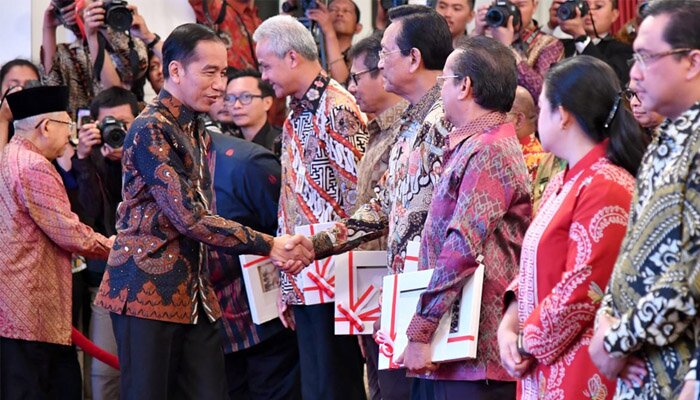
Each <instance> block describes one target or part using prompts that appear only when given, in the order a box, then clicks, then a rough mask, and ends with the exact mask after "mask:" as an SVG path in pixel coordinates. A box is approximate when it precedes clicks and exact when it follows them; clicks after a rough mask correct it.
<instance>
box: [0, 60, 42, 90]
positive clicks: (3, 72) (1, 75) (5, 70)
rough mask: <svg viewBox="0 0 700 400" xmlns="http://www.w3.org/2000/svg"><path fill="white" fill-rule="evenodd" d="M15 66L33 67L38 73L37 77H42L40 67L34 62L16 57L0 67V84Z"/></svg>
mask: <svg viewBox="0 0 700 400" xmlns="http://www.w3.org/2000/svg"><path fill="white" fill-rule="evenodd" d="M14 67H27V68H31V70H32V71H34V73H35V74H36V77H37V79H39V78H40V77H41V74H39V68H37V67H36V65H34V63H33V62H31V61H29V60H25V59H24V58H15V59H14V60H11V61H8V62H6V63H5V65H3V66H2V68H0V85H1V84H2V82H3V81H4V80H5V76H7V74H9V73H10V70H11V69H12V68H14ZM0 95H1V94H0Z"/></svg>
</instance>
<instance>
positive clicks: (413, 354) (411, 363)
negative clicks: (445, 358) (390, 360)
mask: <svg viewBox="0 0 700 400" xmlns="http://www.w3.org/2000/svg"><path fill="white" fill-rule="evenodd" d="M431 353H432V351H431V350H430V343H419V342H411V341H409V342H408V346H406V350H405V351H404V352H403V354H402V355H400V356H399V357H398V358H397V359H396V363H397V364H399V365H402V364H403V366H404V367H406V368H407V369H408V370H409V371H411V372H413V373H414V374H419V375H423V374H427V373H429V372H433V371H435V370H436V369H437V368H438V365H437V364H435V363H433V362H432V361H431V358H432V354H431Z"/></svg>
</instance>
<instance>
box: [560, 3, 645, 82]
mask: <svg viewBox="0 0 700 400" xmlns="http://www.w3.org/2000/svg"><path fill="white" fill-rule="evenodd" d="M617 3H618V0H590V1H588V2H587V1H586V0H554V3H552V7H553V8H554V9H556V10H557V20H558V23H559V26H560V27H561V30H562V31H564V32H566V33H568V34H569V35H571V37H573V39H564V40H562V43H564V55H565V56H566V57H572V56H576V55H581V54H585V55H589V56H592V57H595V58H597V59H600V60H602V61H604V62H605V63H607V64H608V65H610V66H611V67H612V68H613V70H614V71H615V74H617V77H618V78H619V79H620V83H621V84H622V85H623V86H624V85H625V84H626V83H627V82H628V81H629V72H630V67H629V66H628V65H627V60H629V59H630V58H632V46H630V45H628V44H625V43H622V42H620V41H619V40H617V39H615V38H614V37H613V35H612V33H611V32H610V30H611V28H612V25H613V23H614V22H615V21H617V19H618V18H619V17H620V12H619V11H618V6H617Z"/></svg>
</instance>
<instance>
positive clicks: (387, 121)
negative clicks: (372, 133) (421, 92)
mask: <svg viewBox="0 0 700 400" xmlns="http://www.w3.org/2000/svg"><path fill="white" fill-rule="evenodd" d="M406 107H408V101H406V100H403V99H401V100H399V101H398V102H397V103H396V104H394V105H393V106H391V107H389V108H387V109H386V110H384V111H383V112H381V113H380V114H379V115H377V116H376V117H375V118H374V119H373V120H372V121H370V122H371V123H375V124H377V125H378V126H379V129H380V130H382V131H384V130H387V129H389V128H390V127H391V126H392V125H393V124H394V122H396V121H397V120H398V119H399V118H400V117H401V114H403V112H404V110H405V109H406Z"/></svg>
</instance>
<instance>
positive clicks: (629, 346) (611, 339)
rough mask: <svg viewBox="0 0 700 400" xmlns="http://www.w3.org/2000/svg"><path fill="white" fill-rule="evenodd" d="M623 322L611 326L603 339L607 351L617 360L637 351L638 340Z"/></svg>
mask: <svg viewBox="0 0 700 400" xmlns="http://www.w3.org/2000/svg"><path fill="white" fill-rule="evenodd" d="M623 322H624V321H623V320H620V321H619V322H618V323H617V324H615V325H613V326H611V327H610V329H608V331H607V332H606V333H605V338H604V339H603V347H604V348H605V351H607V352H608V353H609V354H610V356H612V357H615V358H620V357H624V356H625V355H627V354H629V353H631V352H633V351H634V350H635V345H636V340H635V339H634V337H633V333H632V332H630V331H629V330H628V329H627V327H626V325H625V324H624V323H623Z"/></svg>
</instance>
